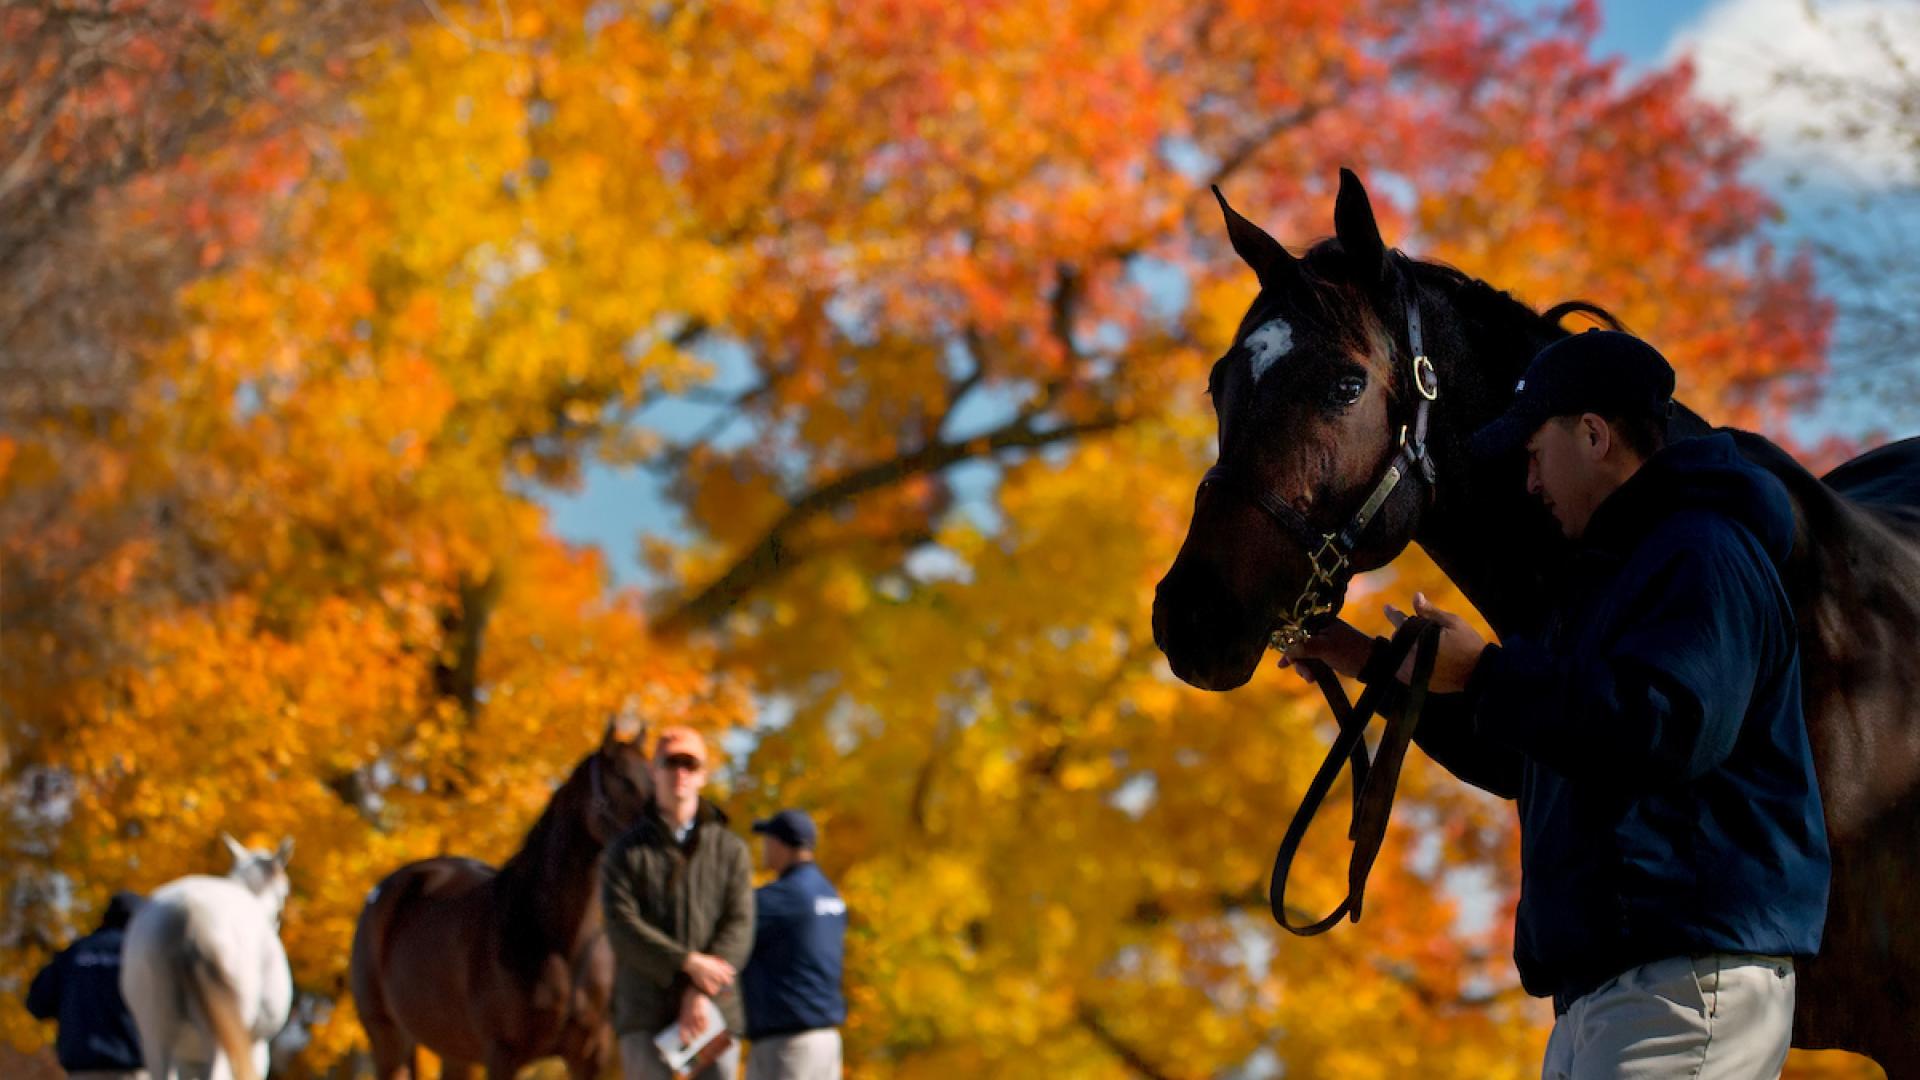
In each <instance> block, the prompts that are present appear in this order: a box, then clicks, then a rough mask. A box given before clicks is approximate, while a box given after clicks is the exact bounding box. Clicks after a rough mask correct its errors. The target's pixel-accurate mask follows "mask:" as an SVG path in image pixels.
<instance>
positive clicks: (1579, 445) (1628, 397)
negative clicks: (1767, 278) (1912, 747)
mask: <svg viewBox="0 0 1920 1080" xmlns="http://www.w3.org/2000/svg"><path fill="white" fill-rule="evenodd" d="M1673 385H1674V378H1673V369H1672V368H1671V367H1669V366H1668V365H1667V362H1666V360H1665V359H1664V358H1662V357H1661V356H1660V354H1659V353H1658V352H1656V351H1655V350H1654V349H1653V348H1652V346H1650V345H1647V344H1646V343H1645V342H1642V341H1640V340H1638V339H1637V338H1634V337H1631V336H1629V335H1626V334H1621V333H1614V332H1608V331H1589V332H1587V333H1585V334H1579V335H1576V336H1573V337H1570V338H1566V339H1564V340H1562V341H1560V342H1557V343H1555V344H1553V345H1550V346H1548V347H1547V348H1546V349H1544V350H1542V351H1541V353H1540V354H1539V355H1538V356H1537V357H1535V358H1534V360H1533V362H1532V363H1531V364H1530V365H1529V366H1528V368H1527V372H1526V376H1525V378H1524V379H1523V380H1522V381H1521V382H1520V384H1519V385H1518V387H1517V388H1516V397H1515V400H1514V403H1513V405H1512V406H1511V407H1510V408H1509V409H1508V412H1507V413H1506V415H1504V416H1502V417H1501V418H1500V419H1499V420H1497V421H1496V422H1494V423H1493V424H1491V425H1489V426H1488V427H1487V428H1485V429H1483V430H1482V431H1481V432H1480V433H1479V434H1478V435H1476V436H1475V439H1474V450H1475V453H1476V455H1478V456H1482V457H1487V456H1492V455H1500V454H1506V453H1517V452H1518V451H1520V450H1522V449H1524V450H1525V451H1526V454H1527V490H1528V492H1529V493H1530V494H1532V495H1535V496H1537V497H1539V498H1540V500H1541V501H1542V502H1543V503H1544V504H1545V506H1546V508H1547V509H1548V510H1549V511H1550V512H1551V513H1552V514H1553V516H1554V517H1555V519H1556V520H1557V521H1558V522H1559V524H1560V527H1561V531H1562V532H1563V533H1565V534H1566V536H1567V537H1568V538H1569V539H1570V540H1572V541H1574V546H1573V549H1572V551H1571V552H1570V553H1569V559H1568V561H1567V563H1566V565H1565V569H1564V573H1563V574H1562V579H1561V581H1560V583H1559V587H1558V590H1557V592H1556V593H1555V595H1554V597H1553V602H1552V605H1551V611H1550V614H1549V615H1548V618H1547V620H1546V622H1545V624H1544V625H1543V626H1542V627H1541V628H1540V629H1539V631H1538V632H1537V633H1535V634H1532V635H1524V636H1523V635H1514V636H1510V637H1509V638H1508V639H1507V640H1505V641H1503V642H1501V643H1500V644H1498V645H1488V644H1487V643H1486V642H1485V641H1484V640H1482V639H1481V637H1480V636H1479V634H1478V633H1476V632H1475V631H1474V630H1473V628H1472V627H1471V626H1470V625H1468V624H1467V623H1466V622H1465V621H1464V620H1462V619H1461V618H1460V617H1459V616H1457V615H1453V614H1450V613H1448V612H1445V611H1441V610H1439V609H1438V608H1435V607H1433V606H1432V605H1431V604H1429V603H1428V602H1427V601H1426V598H1425V597H1416V598H1415V601H1414V609H1415V612H1416V613H1417V614H1419V615H1421V616H1424V617H1426V618H1429V619H1432V620H1433V621H1435V622H1436V623H1438V624H1439V625H1440V627H1441V631H1442V632H1441V637H1440V644H1439V651H1438V653H1437V656H1436V662H1435V666H1434V671H1433V676H1432V681H1431V684H1430V686H1431V689H1432V690H1433V692H1434V694H1435V695H1436V696H1434V697H1430V698H1429V699H1428V704H1427V709H1426V711H1425V713H1424V714H1423V715H1422V717H1421V720H1420V726H1419V729H1418V730H1417V732H1416V735H1415V737H1416V741H1417V742H1418V743H1419V744H1420V746H1421V747H1422V748H1423V749H1424V750H1425V751H1426V752H1427V753H1428V755H1429V756H1431V757H1432V758H1433V759H1434V760H1436V761H1438V762H1440V764H1442V765H1443V766H1445V767H1446V768H1447V769H1448V770H1449V771H1451V772H1452V773H1453V774H1454V775H1455V776H1458V777H1460V778H1461V779H1463V780H1465V781H1467V782H1468V783H1471V784H1474V785H1476V786H1478V787H1481V788H1484V789H1486V790H1488V791H1491V792H1493V793H1494V794H1496V795H1499V796H1501V797H1503V798H1507V799H1515V800H1517V801H1518V804H1519V811H1520V867H1521V885H1520V906H1519V911H1518V913H1517V916H1516V922H1515V929H1514V961H1515V964H1516V966H1517V967H1518V968H1519V970H1520V981H1521V983H1522V985H1524V986H1525V988H1526V989H1527V990H1528V992H1530V993H1533V994H1536V995H1539V996H1543V997H1545V996H1550V997H1552V998H1553V1004H1554V1013H1555V1016H1556V1019H1555V1022H1554V1027H1553V1034H1552V1036H1551V1038H1550V1039H1549V1041H1548V1044H1547V1057H1546V1063H1545V1067H1544V1069H1543V1075H1544V1076H1545V1077H1548V1078H1550V1080H1553V1078H1561V1077H1570V1078H1576V1080H1580V1078H1586V1077H1602V1076H1604V1077H1646V1078H1653V1077H1668V1076H1673V1077H1681V1076H1685V1077H1700V1078H1704V1080H1715V1078H1720V1077H1742V1078H1746V1077H1759V1076H1775V1075H1778V1074H1779V1072H1780V1070H1781V1067H1782V1065H1783V1064H1784V1062H1785V1060H1786V1055H1787V1047H1788V1043H1789V1041H1790V1038H1791V1035H1792V1025H1793V997H1794V978H1793V958H1794V957H1796V956H1802V957H1804V956H1811V955H1813V954H1814V953H1815V952H1816V951H1817V950H1818V949H1819V947H1820V935H1821V930H1822V927H1823V926H1824V924H1825V921H1826V910H1827V886H1828V853H1827V835H1826V828H1825V824H1824V821H1823V819H1822V816H1821V807H1820V793H1819V790H1818V788H1817V786H1816V784H1815V780H1814V771H1813V756H1812V752H1811V749H1810V747H1809V745H1808V741H1807V733H1806V725H1805V722H1804V719H1803V717H1802V714H1801V700H1800V666H1799V652H1798V639H1797V637H1796V634H1795V630H1794V617H1793V612H1792V610H1791V608H1790V607H1789V605H1788V601H1787V595H1786V591H1785V589H1784V588H1783V587H1782V585H1781V581H1780V564H1781V563H1782V562H1783V561H1784V560H1785V558H1786V556H1787V553H1788V551H1789V550H1790V549H1791V547H1792V544H1793V536H1794V519H1793V512H1792V506H1791V504H1790V502H1789V500H1788V496H1787V493H1786V491H1785V489H1784V488H1783V487H1782V486H1781V485H1780V483H1779V482H1778V481H1777V480H1775V479H1774V478H1773V477H1772V476H1771V475H1770V474H1768V473H1767V472H1765V471H1764V470H1762V469H1760V468H1758V467H1756V466H1754V465H1753V464H1751V463H1749V462H1748V461H1746V459H1744V458H1743V457H1741V456H1740V454H1739V452H1738V450H1737V449H1736V448H1735V446H1734V443H1733V440H1732V439H1731V438H1729V437H1728V436H1726V435H1724V434H1718V435H1711V436H1707V437H1703V438H1695V439H1686V440H1681V441H1677V442H1674V443H1673V444H1671V445H1664V444H1665V434H1666V419H1667V416H1668V414H1669V412H1670V409H1671V405H1670V399H1671V396H1672V393H1673ZM1388 615H1389V617H1390V618H1395V619H1397V618H1398V617H1399V616H1398V613H1397V612H1393V611H1391V610H1389V612H1388ZM1378 646H1379V642H1378V641H1377V640H1376V641H1372V642H1370V641H1369V640H1368V639H1367V638H1365V637H1364V636H1362V635H1360V634H1359V633H1358V632H1357V631H1355V630H1353V629H1352V628H1351V627H1349V626H1347V625H1346V624H1344V623H1336V624H1335V625H1334V626H1332V627H1329V628H1328V631H1325V632H1323V633H1322V634H1320V635H1316V637H1315V638H1314V640H1313V641H1311V642H1309V643H1308V644H1307V645H1306V646H1304V647H1303V648H1301V649H1300V650H1297V651H1296V652H1295V653H1293V654H1291V657H1290V658H1293V659H1297V658H1299V657H1301V656H1314V657H1319V658H1321V659H1324V660H1326V661H1327V662H1329V663H1330V664H1332V666H1333V667H1334V668H1335V669H1337V670H1341V671H1343V672H1344V673H1346V674H1350V675H1358V676H1359V677H1360V678H1361V679H1362V680H1363V681H1369V682H1371V681H1378V680H1381V679H1385V678H1398V679H1399V680H1401V681H1403V682H1404V681H1405V680H1406V678H1407V675H1408V671H1409V669H1410V667H1411V665H1410V664H1407V665H1403V666H1402V668H1401V670H1400V671H1398V672H1388V671H1382V670H1378V669H1379V668H1381V667H1383V666H1384V665H1383V664H1382V663H1381V662H1380V661H1381V659H1382V653H1381V650H1380V649H1379V647H1378ZM1389 696H1392V695H1389ZM1403 701H1404V697H1400V698H1399V699H1398V700H1397V701H1396V702H1394V703H1390V704H1391V705H1392V706H1394V707H1397V705H1398V703H1400V702H1403Z"/></svg>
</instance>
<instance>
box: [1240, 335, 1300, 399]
mask: <svg viewBox="0 0 1920 1080" xmlns="http://www.w3.org/2000/svg"><path fill="white" fill-rule="evenodd" d="M1241 344H1243V345H1244V346H1246V350H1247V363H1248V365H1250V366H1251V367H1252V368H1253V381H1254V383H1255V384H1256V385H1257V384H1258V383H1259V382H1260V377H1261V376H1262V375H1265V374H1266V373H1267V369H1268V368H1270V367H1272V366H1273V364H1274V361H1276V360H1278V359H1280V358H1281V357H1283V356H1285V355H1287V354H1288V353H1290V352H1292V351H1293V327H1291V326H1288V325H1287V320H1285V319H1271V320H1269V321H1267V322H1264V323H1262V324H1260V328H1259V329H1258V330H1255V331H1254V332H1253V333H1251V334H1248V335H1247V340H1246V341H1244V342H1242V343H1241Z"/></svg>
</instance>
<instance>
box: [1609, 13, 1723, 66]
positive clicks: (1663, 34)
mask: <svg viewBox="0 0 1920 1080" xmlns="http://www.w3.org/2000/svg"><path fill="white" fill-rule="evenodd" d="M1707 7H1708V4H1707V2H1706V0H1601V3H1600V17H1601V24H1600V38H1599V41H1598V50H1599V51H1600V52H1602V53H1619V54H1621V55H1623V56H1625V57H1627V58H1628V59H1629V60H1632V61H1633V62H1634V63H1636V64H1652V63H1657V62H1659V60H1660V58H1661V57H1662V56H1664V55H1666V51H1667V45H1668V43H1669V42H1671V41H1672V40H1673V36H1674V34H1675V33H1676V32H1678V31H1679V30H1680V29H1681V28H1682V27H1684V26H1686V25H1688V24H1690V23H1692V22H1694V21H1695V20H1696V19H1698V18H1699V17H1700V14H1701V13H1702V12H1703V11H1704V10H1705V9H1706V8H1707Z"/></svg>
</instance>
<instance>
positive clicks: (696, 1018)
mask: <svg viewBox="0 0 1920 1080" xmlns="http://www.w3.org/2000/svg"><path fill="white" fill-rule="evenodd" d="M706 1002H707V995H705V994H703V993H701V992H700V991H698V990H694V989H692V988H689V989H688V990H687V992H686V993H684V994H681V995H680V1045H681V1046H690V1045H692V1043H693V1040H695V1039H697V1038H699V1037H700V1036H701V1034H702V1033H703V1032H705V1031H706V1030H707V1010H706V1008H705V1006H706Z"/></svg>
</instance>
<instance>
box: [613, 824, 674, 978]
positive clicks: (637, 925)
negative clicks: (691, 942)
mask: <svg viewBox="0 0 1920 1080" xmlns="http://www.w3.org/2000/svg"><path fill="white" fill-rule="evenodd" d="M602 860H603V861H602V862H601V864H600V908H601V911H602V913H603V915H604V917H605V919H606V926H607V943H608V944H609V945H611V946H612V947H613V955H614V959H615V960H617V961H618V962H619V964H620V966H621V967H623V968H626V969H628V970H631V971H634V972H637V973H639V974H641V975H643V976H645V977H646V978H647V979H648V980H650V981H652V982H653V983H654V984H655V985H658V986H662V987H665V986H671V985H673V980H674V979H675V978H677V977H679V975H680V966H681V965H682V964H685V963H686V962H687V952H688V950H687V948H686V947H685V946H683V945H681V944H680V943H679V942H677V941H675V940H673V939H672V938H670V937H668V936H667V935H666V934H664V933H662V932H661V931H660V928H659V927H657V926H654V925H653V924H652V923H650V922H648V921H647V920H646V919H644V918H642V917H641V915H640V901H639V897H638V896H637V895H635V890H636V889H637V888H639V887H640V882H639V881H638V880H637V879H638V877H639V874H638V872H637V868H636V867H635V865H634V864H635V862H636V861H637V860H636V859H635V857H634V852H633V850H632V848H630V847H628V846H627V845H625V844H621V843H617V842H616V843H615V844H614V846H613V847H612V848H610V849H608V851H607V853H606V855H604V856H602Z"/></svg>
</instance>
